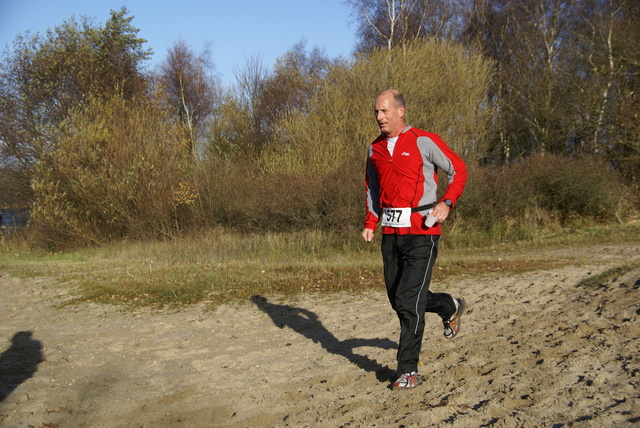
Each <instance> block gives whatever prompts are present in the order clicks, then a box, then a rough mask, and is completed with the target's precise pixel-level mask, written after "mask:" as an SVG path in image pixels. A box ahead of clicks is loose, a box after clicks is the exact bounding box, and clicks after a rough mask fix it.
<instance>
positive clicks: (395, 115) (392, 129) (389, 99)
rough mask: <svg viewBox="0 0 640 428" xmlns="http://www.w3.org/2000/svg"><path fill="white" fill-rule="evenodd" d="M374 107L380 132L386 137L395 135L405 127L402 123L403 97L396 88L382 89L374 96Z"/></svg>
mask: <svg viewBox="0 0 640 428" xmlns="http://www.w3.org/2000/svg"><path fill="white" fill-rule="evenodd" d="M374 108H375V113H376V121H377V122H378V126H379V127H380V132H382V133H383V134H385V135H386V136H387V137H390V138H393V137H397V136H398V135H400V133H401V132H402V130H403V129H404V128H406V125H405V124H404V97H403V96H402V94H401V93H400V92H398V91H397V90H395V89H387V90H385V91H382V92H381V93H380V95H378V96H377V98H376V102H375V106H374Z"/></svg>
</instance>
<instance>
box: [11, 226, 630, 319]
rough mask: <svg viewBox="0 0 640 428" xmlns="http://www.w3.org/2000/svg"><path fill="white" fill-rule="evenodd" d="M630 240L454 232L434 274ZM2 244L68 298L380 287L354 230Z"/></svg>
mask: <svg viewBox="0 0 640 428" xmlns="http://www.w3.org/2000/svg"><path fill="white" fill-rule="evenodd" d="M568 232H571V233H568ZM379 238H380V237H379V236H378V237H377V239H379ZM634 241H640V224H638V223H637V222H635V223H629V224H626V225H622V224H617V225H609V226H597V227H592V228H589V229H581V230H574V231H564V233H560V231H554V232H550V233H546V234H542V233H540V234H539V238H538V239H536V240H527V241H519V242H515V243H508V244H507V243H504V244H492V245H489V246H486V247H477V246H476V247H473V248H471V247H469V246H467V247H464V245H461V243H458V244H457V243H456V234H451V237H450V238H445V239H443V241H442V246H441V251H440V256H439V260H438V263H437V266H436V269H435V272H434V279H435V280H442V279H445V278H447V277H451V276H479V275H484V274H489V273H495V272H500V273H501V274H510V273H518V272H526V271H533V270H538V269H546V268H550V267H557V266H560V265H563V264H569V263H579V262H580V261H577V260H574V259H572V258H571V255H570V254H569V253H568V252H553V253H551V252H549V251H542V250H549V249H553V248H556V247H559V248H563V247H564V248H569V247H572V246H579V245H594V244H598V243H614V242H634ZM4 247H5V248H4V251H3V252H1V253H0V271H1V272H2V273H3V274H9V275H12V276H22V277H54V278H56V280H57V281H59V282H60V283H63V284H64V285H65V286H68V287H70V288H72V289H73V290H74V291H73V292H74V295H75V299H73V300H72V301H71V302H80V301H91V302H102V303H115V304H123V305H126V306H150V307H179V306H181V305H188V304H194V303H206V304H209V305H212V306H215V305H217V304H220V303H224V302H233V301H239V300H243V299H247V298H249V297H251V296H254V295H258V294H281V295H295V294H297V293H319V292H335V291H351V292H356V293H357V292H363V291H366V290H370V289H380V288H381V287H383V285H382V284H383V279H382V269H381V261H380V255H379V242H374V243H373V244H365V243H364V242H361V240H360V238H359V233H357V232H354V233H353V234H350V235H348V236H346V235H338V234H332V233H321V232H304V233H302V232H299V233H288V234H260V235H240V234H236V233H231V232H227V231H224V230H214V231H210V232H207V233H203V234H200V235H198V236H191V237H183V238H179V239H174V240H170V241H151V242H135V243H126V242H122V243H118V244H113V245H109V246H104V247H101V248H93V249H85V250H81V251H74V252H65V253H38V252H30V251H27V250H24V251H18V249H17V248H16V246H13V247H12V248H9V246H8V245H6V244H5V246H4ZM550 254H553V256H550Z"/></svg>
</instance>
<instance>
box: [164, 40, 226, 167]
mask: <svg viewBox="0 0 640 428" xmlns="http://www.w3.org/2000/svg"><path fill="white" fill-rule="evenodd" d="M214 70H215V67H214V65H213V62H212V61H211V51H210V49H209V48H208V46H207V47H206V48H205V49H204V51H203V52H202V53H201V54H200V55H196V54H195V53H194V52H193V51H192V50H191V49H190V48H189V47H188V46H187V44H186V43H185V42H183V41H178V42H176V43H174V44H173V46H172V47H171V48H170V49H169V53H168V56H167V59H166V60H165V61H164V62H163V63H162V64H161V65H160V76H159V80H160V83H161V85H162V88H163V89H164V91H165V92H166V94H167V96H168V102H169V104H170V105H171V107H172V108H173V109H174V111H175V112H176V114H177V116H178V118H179V120H180V122H182V123H183V124H184V125H185V126H186V128H187V130H188V132H189V139H190V141H191V146H190V152H191V154H192V155H193V156H197V155H198V153H199V150H198V145H199V142H200V141H201V140H202V136H203V135H204V133H205V132H204V131H205V128H206V127H205V125H206V121H207V119H208V118H210V117H211V116H212V114H213V110H214V107H215V105H216V102H217V99H218V91H217V85H216V81H215V78H214Z"/></svg>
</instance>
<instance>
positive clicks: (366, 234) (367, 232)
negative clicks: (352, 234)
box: [362, 205, 446, 242]
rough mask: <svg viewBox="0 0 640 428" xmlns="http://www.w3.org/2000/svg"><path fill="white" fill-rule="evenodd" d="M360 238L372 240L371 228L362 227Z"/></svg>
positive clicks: (366, 240)
mask: <svg viewBox="0 0 640 428" xmlns="http://www.w3.org/2000/svg"><path fill="white" fill-rule="evenodd" d="M445 206H446V205H445ZM362 238H363V239H364V241H365V242H371V241H373V229H364V230H363V231H362Z"/></svg>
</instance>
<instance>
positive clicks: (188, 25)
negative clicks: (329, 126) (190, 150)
mask: <svg viewBox="0 0 640 428" xmlns="http://www.w3.org/2000/svg"><path fill="white" fill-rule="evenodd" d="M122 6H126V8H127V9H128V10H129V11H130V15H131V16H134V19H133V22H132V24H133V25H134V26H135V27H136V28H138V29H140V32H139V33H138V35H139V36H140V37H142V38H144V39H146V40H147V44H146V45H145V46H146V47H149V48H151V49H153V51H154V55H153V59H152V61H151V62H150V63H149V65H151V66H153V65H154V64H156V63H158V62H160V61H162V60H163V59H164V58H166V54H167V49H168V48H169V47H171V45H172V44H173V43H174V42H176V41H178V40H182V41H184V42H185V43H187V45H188V46H190V47H191V49H192V50H193V51H194V52H196V53H200V52H201V51H202V49H203V47H204V46H205V44H206V43H207V42H208V43H210V45H211V48H212V58H213V61H214V62H215V65H216V69H217V71H218V74H219V75H220V77H221V78H222V80H223V82H224V83H225V84H229V83H232V82H233V81H234V77H233V70H237V69H242V67H243V66H244V65H245V63H246V60H247V59H248V58H252V57H256V56H259V57H260V58H262V62H263V64H264V65H265V66H266V67H268V68H269V69H271V68H272V66H273V64H274V63H275V61H276V59H277V58H278V57H280V56H282V55H283V54H284V53H286V52H287V51H288V50H289V49H290V48H291V47H292V46H293V45H294V44H296V43H298V42H299V41H301V40H306V42H307V50H308V51H310V50H311V49H312V48H314V47H316V46H317V47H320V48H323V49H325V52H326V54H327V55H328V56H329V57H330V58H335V57H338V56H343V57H348V56H349V55H351V53H352V52H353V49H354V46H355V26H354V25H352V24H350V22H351V21H352V18H351V17H350V13H351V9H350V8H349V7H348V6H346V5H345V4H344V2H343V0H320V1H318V0H315V1H307V0H231V1H229V0H225V1H221V0H210V1H206V0H183V1H181V2H178V1H175V0H174V1H166V0H0V47H1V48H2V50H4V47H5V45H6V44H9V45H10V46H11V43H12V41H13V39H14V38H15V36H16V35H18V34H20V33H24V32H25V31H26V30H30V31H31V32H32V33H36V32H39V33H44V32H45V31H46V29H47V28H53V27H55V26H57V25H59V24H61V23H62V21H64V20H66V19H69V18H70V17H71V16H72V15H75V16H76V17H80V16H83V15H85V16H90V17H93V18H95V23H96V24H100V25H103V24H104V23H105V22H106V20H107V18H108V17H109V11H110V10H120V8H121V7H122Z"/></svg>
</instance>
